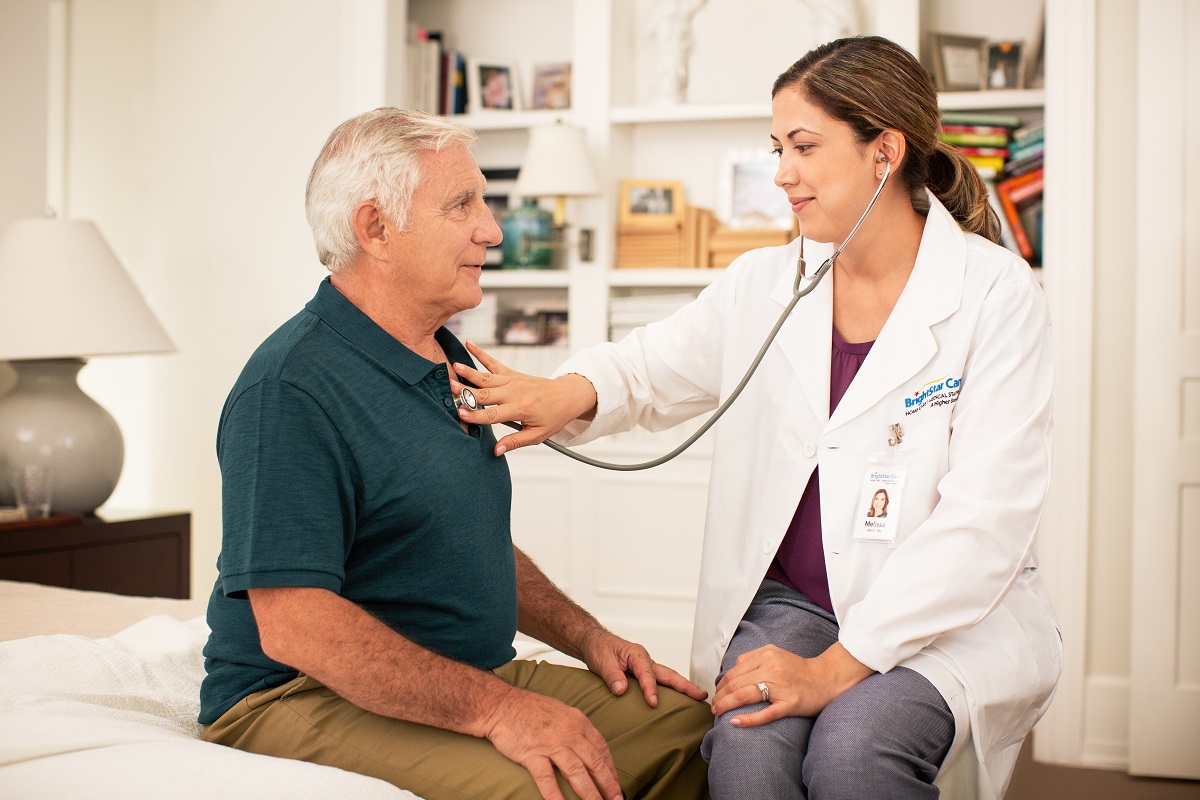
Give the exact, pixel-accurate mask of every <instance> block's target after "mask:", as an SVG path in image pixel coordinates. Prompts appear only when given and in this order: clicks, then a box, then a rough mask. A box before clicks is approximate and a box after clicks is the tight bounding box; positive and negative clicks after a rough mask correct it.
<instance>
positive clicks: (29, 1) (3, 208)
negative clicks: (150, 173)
mask: <svg viewBox="0 0 1200 800" xmlns="http://www.w3.org/2000/svg"><path fill="white" fill-rule="evenodd" d="M48 19H49V17H48V13H47V0H5V2H4V3H3V4H0V119H2V120H4V125H2V126H0V231H3V229H4V227H5V226H6V225H8V223H10V222H12V221H13V220H18V219H24V218H26V217H36V216H40V215H42V214H43V213H45V210H46V104H47V97H46V82H47V77H48V76H47V72H48V65H49V63H50V61H49V53H48V52H47V36H48V31H49V23H48ZM2 290H3V287H0V291H2ZM15 380H16V374H15V373H14V372H13V371H12V370H11V369H10V368H9V367H8V365H7V364H5V363H4V362H0V394H4V393H5V392H6V391H8V389H10V388H11V387H12V385H13V382H14V381H15Z"/></svg>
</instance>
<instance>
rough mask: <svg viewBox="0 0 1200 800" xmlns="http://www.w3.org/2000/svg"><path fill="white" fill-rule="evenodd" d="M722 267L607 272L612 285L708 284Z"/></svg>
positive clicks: (716, 276)
mask: <svg viewBox="0 0 1200 800" xmlns="http://www.w3.org/2000/svg"><path fill="white" fill-rule="evenodd" d="M724 272H725V270H723V269H614V270H612V271H610V272H609V273H608V285H609V286H613V287H618V288H621V287H627V288H632V287H643V286H708V285H709V284H710V283H712V282H713V281H715V280H716V279H717V278H718V277H720V276H721V275H722V274H723V273H724Z"/></svg>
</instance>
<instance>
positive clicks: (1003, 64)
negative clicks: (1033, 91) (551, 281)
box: [987, 41, 1025, 89]
mask: <svg viewBox="0 0 1200 800" xmlns="http://www.w3.org/2000/svg"><path fill="white" fill-rule="evenodd" d="M1023 51H1024V43H1023V42H1013V41H1005V42H989V43H988V46H987V88H989V89H1022V88H1024V86H1025V69H1024V66H1025V65H1024V61H1023V59H1022V52H1023Z"/></svg>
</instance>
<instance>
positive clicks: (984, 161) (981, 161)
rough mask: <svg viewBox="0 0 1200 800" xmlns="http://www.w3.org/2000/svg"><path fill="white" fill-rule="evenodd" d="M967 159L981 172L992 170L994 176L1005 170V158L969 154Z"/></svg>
mask: <svg viewBox="0 0 1200 800" xmlns="http://www.w3.org/2000/svg"><path fill="white" fill-rule="evenodd" d="M967 159H968V160H969V161H970V162H971V163H972V164H974V165H975V168H976V169H978V170H980V171H981V172H982V171H983V170H990V171H991V172H992V173H993V174H999V173H1000V172H1001V171H1002V170H1003V169H1004V157H1003V156H976V155H971V154H970V153H968V154H967Z"/></svg>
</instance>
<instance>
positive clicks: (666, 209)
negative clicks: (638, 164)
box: [617, 178, 685, 228]
mask: <svg viewBox="0 0 1200 800" xmlns="http://www.w3.org/2000/svg"><path fill="white" fill-rule="evenodd" d="M684 212H685V204H684V200H683V184H682V183H681V182H680V181H656V180H641V179H637V178H628V179H626V180H623V181H621V208H620V210H619V213H618V214H617V219H618V222H619V224H621V225H629V226H637V227H645V228H673V227H675V226H676V225H681V224H683V217H684Z"/></svg>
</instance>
